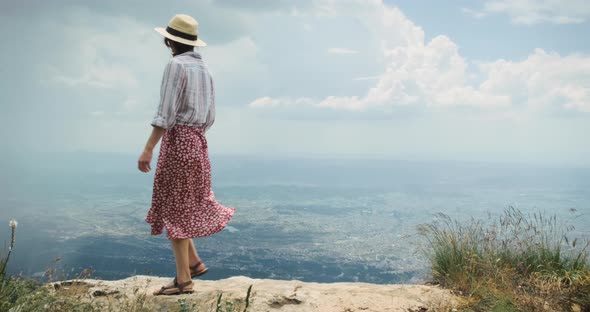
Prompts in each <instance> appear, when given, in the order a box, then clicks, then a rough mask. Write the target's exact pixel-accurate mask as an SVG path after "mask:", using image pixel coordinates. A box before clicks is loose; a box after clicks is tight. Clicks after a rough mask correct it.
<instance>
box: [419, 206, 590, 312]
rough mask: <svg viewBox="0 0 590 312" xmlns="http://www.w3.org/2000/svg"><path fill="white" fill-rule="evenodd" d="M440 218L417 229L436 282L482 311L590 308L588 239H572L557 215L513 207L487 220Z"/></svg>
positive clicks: (442, 215)
mask: <svg viewBox="0 0 590 312" xmlns="http://www.w3.org/2000/svg"><path fill="white" fill-rule="evenodd" d="M436 216H437V220H436V221H435V222H432V223H430V224H424V225H421V226H419V228H418V229H419V232H420V233H421V234H422V235H423V236H424V237H425V238H426V241H427V248H426V249H425V252H426V254H427V256H428V258H429V259H430V262H431V265H432V276H433V282H434V283H437V284H440V285H441V286H443V287H447V288H451V289H453V290H456V291H457V292H460V293H462V294H464V295H466V296H470V297H473V298H475V299H476V300H474V301H473V302H474V304H473V306H474V307H477V306H479V307H481V308H482V309H483V310H481V311H494V310H497V311H512V310H514V311H519V310H522V311H542V310H544V309H547V307H550V309H554V310H562V311H571V309H572V307H573V306H574V305H577V306H578V307H580V308H581V311H590V265H589V262H588V246H589V243H590V242H588V241H587V242H586V243H585V244H583V245H580V243H579V240H578V239H574V240H571V239H570V238H569V237H568V235H569V234H570V233H571V232H572V231H573V230H574V228H573V227H571V226H567V225H565V224H563V223H560V222H559V221H558V219H557V217H556V216H546V215H545V214H542V213H533V214H524V213H522V212H521V211H520V210H518V209H516V208H514V207H509V208H507V209H506V210H504V212H503V214H502V215H501V216H500V217H499V218H497V219H496V220H494V219H491V218H489V219H488V220H489V221H487V222H483V221H481V220H475V219H472V220H471V222H468V223H466V224H463V223H460V222H458V221H456V220H453V219H451V218H450V217H449V216H447V215H445V214H437V215H436ZM496 306H497V307H496Z"/></svg>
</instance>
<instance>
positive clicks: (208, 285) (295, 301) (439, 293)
mask: <svg viewBox="0 0 590 312" xmlns="http://www.w3.org/2000/svg"><path fill="white" fill-rule="evenodd" d="M169 281H170V278H163V277H153V276H141V275H140V276H133V277H130V278H127V279H123V280H118V281H103V280H94V279H82V280H71V281H63V282H57V283H52V284H50V285H48V286H49V288H50V289H51V292H53V293H54V294H55V295H57V296H58V297H59V296H67V297H70V298H71V297H75V298H79V299H80V300H81V301H84V302H92V303H93V304H97V305H99V306H103V307H104V308H107V309H108V310H115V311H126V310H129V311H137V310H143V309H145V310H148V311H216V307H217V302H218V300H219V302H220V303H221V309H220V311H240V312H241V311H244V308H245V305H246V295H247V291H248V288H249V287H250V285H252V289H251V293H250V297H249V300H248V301H249V307H248V311H253V312H258V311H301V312H312V311H321V312H331V311H337V312H352V311H363V312H369V311H378V312H385V311H404V312H408V311H410V312H412V311H416V312H417V311H451V310H452V309H453V308H454V307H456V306H458V304H459V302H460V299H459V298H458V297H456V296H454V295H452V294H451V293H450V292H449V291H448V290H445V289H441V288H439V287H436V286H425V285H377V284H367V283H331V284H322V283H305V282H301V281H296V280H292V281H283V280H270V279H251V278H248V277H243V276H236V277H231V278H228V279H223V280H217V281H201V280H194V286H193V289H194V290H195V292H194V293H192V294H185V295H178V296H153V295H151V293H152V292H153V291H154V290H156V289H158V288H160V287H161V286H162V285H164V284H166V283H168V282H169ZM220 295H221V299H220V297H219V296H220Z"/></svg>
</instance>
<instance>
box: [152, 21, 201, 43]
mask: <svg viewBox="0 0 590 312" xmlns="http://www.w3.org/2000/svg"><path fill="white" fill-rule="evenodd" d="M154 30H155V31H157V32H159V33H160V35H162V36H164V37H166V38H168V39H170V40H174V41H176V42H180V43H183V44H187V45H191V46H195V47H204V46H207V44H206V43H205V42H204V41H203V40H201V39H198V38H197V35H198V34H199V23H198V22H197V21H196V20H195V19H194V18H192V17H190V16H188V15H186V14H176V15H174V17H173V18H172V19H171V20H170V22H168V27H166V28H162V27H156V28H154Z"/></svg>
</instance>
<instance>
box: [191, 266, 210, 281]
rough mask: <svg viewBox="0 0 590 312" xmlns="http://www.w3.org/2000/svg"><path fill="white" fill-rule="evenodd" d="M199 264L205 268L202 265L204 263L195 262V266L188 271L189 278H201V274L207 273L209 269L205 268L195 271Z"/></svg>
mask: <svg viewBox="0 0 590 312" xmlns="http://www.w3.org/2000/svg"><path fill="white" fill-rule="evenodd" d="M201 264H202V265H203V266H205V264H204V263H202V262H197V264H195V265H194V266H192V267H190V269H191V278H193V277H197V276H201V275H203V274H205V273H207V272H209V269H207V268H204V269H202V270H199V271H197V268H198V267H199V266H200V265H201Z"/></svg>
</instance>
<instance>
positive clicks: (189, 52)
mask: <svg viewBox="0 0 590 312" xmlns="http://www.w3.org/2000/svg"><path fill="white" fill-rule="evenodd" d="M179 56H190V57H194V58H196V59H199V60H200V59H201V54H200V53H199V52H196V51H187V52H184V53H180V54H177V55H175V56H174V57H179Z"/></svg>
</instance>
